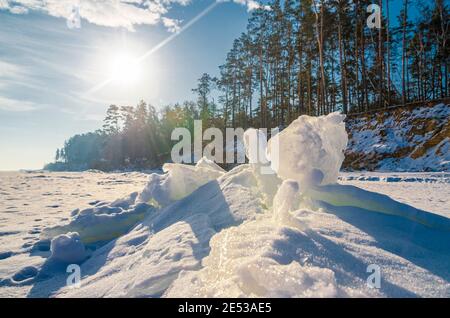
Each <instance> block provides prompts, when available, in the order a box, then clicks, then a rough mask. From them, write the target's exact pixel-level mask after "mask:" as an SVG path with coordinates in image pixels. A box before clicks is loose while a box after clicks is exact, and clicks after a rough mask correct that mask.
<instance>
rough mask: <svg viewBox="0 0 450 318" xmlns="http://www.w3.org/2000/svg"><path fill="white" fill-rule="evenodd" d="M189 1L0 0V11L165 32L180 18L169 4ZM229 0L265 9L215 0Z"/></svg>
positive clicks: (245, 0)
mask: <svg viewBox="0 0 450 318" xmlns="http://www.w3.org/2000/svg"><path fill="white" fill-rule="evenodd" d="M191 1H192V0H0V10H8V11H10V12H11V13H15V14H25V13H27V12H29V11H40V12H44V13H46V14H48V15H50V16H54V17H58V18H65V19H72V18H73V10H74V8H77V12H78V13H79V16H80V18H81V19H84V20H86V21H88V22H90V23H93V24H97V25H101V26H107V27H124V28H126V29H128V30H130V31H133V30H134V27H135V26H136V25H156V24H158V23H162V24H163V25H164V26H165V27H166V28H167V30H168V31H170V32H177V31H178V30H179V29H180V21H179V20H176V19H172V18H169V17H167V16H166V14H167V13H168V11H169V10H170V8H171V6H172V5H173V4H179V5H182V6H186V5H188V4H190V3H191ZM216 1H217V2H228V1H233V2H235V3H238V4H240V5H244V6H246V7H247V10H248V11H251V10H254V9H258V8H265V9H269V7H268V6H265V5H261V4H260V3H259V2H257V1H256V0H216Z"/></svg>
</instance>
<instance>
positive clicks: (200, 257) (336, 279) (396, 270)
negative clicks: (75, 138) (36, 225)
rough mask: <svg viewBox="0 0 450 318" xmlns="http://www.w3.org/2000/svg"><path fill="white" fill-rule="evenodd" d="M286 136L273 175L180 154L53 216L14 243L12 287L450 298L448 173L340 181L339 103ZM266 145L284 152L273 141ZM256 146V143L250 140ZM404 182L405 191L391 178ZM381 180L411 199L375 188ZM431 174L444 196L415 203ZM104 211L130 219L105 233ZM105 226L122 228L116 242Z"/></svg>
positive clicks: (35, 291) (130, 293)
mask: <svg viewBox="0 0 450 318" xmlns="http://www.w3.org/2000/svg"><path fill="white" fill-rule="evenodd" d="M330 132H331V133H332V136H333V138H331V139H328V137H327V136H329V135H330ZM251 133H252V131H249V132H246V134H251ZM258 133H259V132H258ZM258 133H257V135H258ZM278 138H279V149H280V151H281V155H280V156H279V158H278V169H276V171H275V172H276V173H273V174H263V173H262V171H263V170H262V169H261V168H262V166H263V164H261V163H258V162H255V163H252V164H244V165H240V166H238V167H236V168H234V169H233V170H231V171H229V172H225V171H223V170H222V169H221V168H220V167H218V166H217V165H215V164H214V163H212V162H210V161H208V160H206V159H203V160H202V161H200V162H199V163H198V164H197V165H196V166H185V165H179V164H170V165H166V166H165V167H164V171H165V173H164V174H152V175H150V176H149V178H148V182H147V185H146V186H145V187H144V188H143V189H141V190H140V191H137V193H135V192H136V189H135V188H134V189H131V191H129V192H126V194H128V193H132V194H131V195H125V194H124V195H122V197H124V199H120V200H113V199H110V200H109V201H105V202H103V200H102V202H92V205H91V206H90V207H88V208H87V209H80V210H76V211H74V212H73V213H72V215H71V216H70V218H68V219H67V220H62V221H61V220H59V221H58V220H57V221H56V222H55V220H53V222H54V223H52V222H48V223H47V226H46V228H45V229H43V230H42V231H41V233H40V238H39V240H38V241H35V242H34V245H33V246H32V247H31V248H30V249H29V250H27V251H22V253H18V254H15V253H16V251H15V248H14V247H13V246H11V249H10V252H11V253H12V255H6V254H4V258H3V259H2V260H0V295H3V296H11V295H19V296H28V297H205V296H222V297H237V296H242V297H359V296H363V297H418V296H420V297H449V296H450V240H449V238H450V219H449V218H448V217H447V216H448V211H449V203H448V197H449V195H450V190H449V183H448V182H446V181H445V180H446V179H445V177H439V175H437V174H428V175H426V174H422V175H421V177H420V178H422V179H420V180H421V181H420V180H419V176H418V175H417V176H416V179H411V178H412V176H411V175H410V174H408V175H404V174H397V175H390V176H389V175H384V176H383V175H382V174H374V175H365V176H364V175H356V174H341V175H340V176H339V178H338V169H339V167H340V164H341V163H342V160H343V159H344V158H343V156H342V151H343V149H344V148H345V146H346V135H345V131H344V124H343V118H342V116H340V115H338V114H331V115H329V116H326V117H320V118H312V117H308V116H302V117H300V118H299V119H298V120H297V121H295V122H294V123H293V125H291V126H290V127H288V128H287V129H285V130H284V131H283V132H282V133H280V134H279V135H278ZM267 147H268V149H267V150H268V151H267V152H268V155H269V156H270V157H271V158H272V159H273V158H274V151H275V150H274V149H275V142H274V140H271V141H269V143H268V144H267ZM246 148H247V149H246V151H247V153H251V150H252V149H251V148H252V145H251V144H248V143H246ZM265 168H268V167H265ZM274 168H275V167H274ZM375 177H378V179H377V180H376V179H375ZM390 177H392V179H389V178H390ZM113 178H114V177H113ZM139 178H140V176H139ZM383 178H384V179H383ZM395 178H398V179H395ZM338 179H339V183H337V181H338ZM394 179H395V180H397V181H398V182H395V184H396V185H397V189H395V188H387V187H386V186H385V185H387V184H394V182H387V180H390V181H393V180H394ZM431 179H433V180H434V181H430V180H431ZM369 180H372V181H369ZM406 180H409V181H406ZM10 181H12V180H10ZM372 184H373V185H375V186H379V188H380V190H379V191H378V190H377V192H381V193H386V194H389V195H390V196H392V197H396V198H400V199H401V200H400V201H402V202H400V201H396V200H394V199H393V198H391V197H389V196H386V195H384V194H380V193H376V192H371V191H370V190H371V189H369V191H368V190H365V189H364V188H366V189H367V188H368V187H371V185H372ZM412 184H414V185H415V187H410V186H411V185H412ZM429 185H433V186H435V187H436V188H433V189H436V190H437V191H435V192H437V193H434V194H433V195H432V196H429V197H427V198H428V199H429V200H430V201H429V202H431V203H432V204H430V205H426V204H423V202H422V204H416V202H415V201H414V199H415V198H414V197H420V196H423V195H424V194H427V192H426V191H428V189H427V187H428V186H429ZM2 188H4V191H6V189H7V190H8V191H12V189H11V188H12V187H11V186H7V185H6V184H5V185H4V186H2ZM402 191H403V192H402ZM406 191H407V192H408V193H409V194H408V197H403V195H402V193H405V192H406ZM98 195H99V196H100V194H98ZM407 198H409V199H407ZM422 201H423V200H422ZM410 203H413V205H412V206H411V205H408V204H410ZM75 207H76V206H75ZM427 211H428V212H427ZM2 213H3V212H2ZM141 213H142V214H141ZM66 215H68V214H66ZM136 215H139V219H138V220H136V219H135V217H136ZM141 217H142V219H141ZM105 219H106V220H107V222H108V226H109V227H110V228H113V229H118V230H117V231H112V233H108V232H105V229H104V223H103V221H104V220H105ZM99 220H100V221H99ZM23 221H24V222H26V220H23ZM8 222H9V224H10V226H11V227H14V226H15V225H14V221H13V219H12V218H10V219H8ZM133 222H135V223H134V224H133V225H130V224H131V223H133ZM74 232H77V234H74ZM92 233H97V234H96V235H93V234H92ZM105 233H108V234H109V235H114V236H115V238H113V239H110V240H109V241H108V239H105V236H104V234H105ZM99 234H101V235H99ZM21 236H22V237H23V236H26V234H24V233H22V232H20V233H18V234H17V239H20V238H21ZM49 249H50V250H49ZM71 262H75V263H79V264H80V265H81V275H82V280H81V286H79V287H73V286H66V279H67V275H68V274H67V273H66V267H67V265H68V264H69V263H71ZM370 265H372V266H373V265H375V266H378V267H379V268H380V270H381V284H380V288H372V287H370V286H368V284H367V279H368V277H369V275H370V274H371V273H370V272H368V266H370Z"/></svg>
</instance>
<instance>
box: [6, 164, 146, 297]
mask: <svg viewBox="0 0 450 318" xmlns="http://www.w3.org/2000/svg"><path fill="white" fill-rule="evenodd" d="M147 178H148V175H146V174H143V173H138V172H131V173H93V172H70V173H67V172H65V173H62V172H51V173H49V172H36V173H27V172H0V280H1V279H2V278H4V277H9V276H14V275H15V274H16V272H17V270H18V269H20V268H27V266H28V272H27V275H28V276H30V277H27V275H22V276H21V275H18V276H17V277H16V278H17V279H18V280H17V282H23V281H24V280H25V279H29V278H33V274H34V275H36V271H35V270H34V269H37V268H39V267H40V266H41V265H42V264H43V263H44V262H45V259H46V257H48V255H49V252H48V251H37V250H33V251H32V246H33V245H34V244H35V243H36V242H37V241H38V240H39V236H40V234H41V232H42V230H43V229H44V228H45V227H48V226H53V225H56V224H59V223H62V222H66V221H67V220H68V219H69V218H70V216H71V211H73V210H74V209H75V208H81V209H83V208H88V207H91V206H92V205H94V204H96V203H98V202H99V201H113V200H115V199H117V198H121V197H123V196H125V195H127V194H129V193H132V192H134V191H140V190H141V189H142V188H143V187H144V186H145V184H146V183H147ZM19 276H20V277H19ZM9 285H11V286H1V285H0V296H3V297H15V296H22V297H23V296H26V295H27V294H28V292H29V290H30V289H31V287H32V284H17V285H16V286H14V284H9Z"/></svg>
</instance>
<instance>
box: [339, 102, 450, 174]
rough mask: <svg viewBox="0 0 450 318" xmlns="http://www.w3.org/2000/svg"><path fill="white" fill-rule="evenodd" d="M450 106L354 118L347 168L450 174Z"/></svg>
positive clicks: (400, 110)
mask: <svg viewBox="0 0 450 318" xmlns="http://www.w3.org/2000/svg"><path fill="white" fill-rule="evenodd" d="M449 119H450V105H447V104H438V105H434V106H423V107H418V108H414V109H412V110H405V109H404V108H398V109H394V110H392V111H387V112H384V113H374V114H369V115H364V116H357V117H350V118H349V119H348V120H347V130H348V132H349V143H348V148H347V150H346V152H345V156H346V159H345V161H344V168H345V169H347V170H379V171H449V170H450V120H449Z"/></svg>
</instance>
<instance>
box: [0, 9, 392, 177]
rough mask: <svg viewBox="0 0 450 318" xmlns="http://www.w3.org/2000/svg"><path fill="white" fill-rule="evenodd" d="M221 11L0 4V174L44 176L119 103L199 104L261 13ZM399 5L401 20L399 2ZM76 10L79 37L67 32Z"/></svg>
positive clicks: (76, 29)
mask: <svg viewBox="0 0 450 318" xmlns="http://www.w3.org/2000/svg"><path fill="white" fill-rule="evenodd" d="M214 1H215V0H152V1H148V0H127V1H123V2H121V0H108V1H107V0H64V1H62V0H47V1H42V0H16V1H9V0H0V149H1V153H0V170H17V169H36V168H42V166H43V164H44V163H46V162H50V161H52V160H53V157H54V153H55V150H56V148H58V147H61V146H62V145H63V143H64V141H65V140H66V139H67V138H69V137H70V136H72V135H74V134H77V133H82V132H87V131H92V130H95V129H98V128H100V127H101V120H102V118H103V116H104V113H105V110H106V108H107V106H108V105H110V104H111V103H115V104H118V105H135V104H136V103H137V102H138V101H139V100H140V99H144V100H145V101H147V102H149V103H152V104H153V105H154V106H156V107H157V108H158V107H160V106H162V105H165V104H169V103H175V102H181V101H183V100H186V99H192V98H193V95H192V92H191V89H192V88H193V87H194V86H195V82H196V80H197V78H199V77H200V75H201V74H202V73H204V72H208V73H210V74H213V75H216V74H217V73H218V66H219V65H221V64H222V63H223V62H224V60H225V57H226V53H227V52H228V50H229V49H230V48H231V46H232V43H233V40H234V39H235V38H236V37H238V36H239V35H240V33H241V32H243V31H244V30H245V27H246V24H247V19H248V17H249V13H248V10H249V9H251V8H252V7H254V6H256V5H257V2H255V1H254V0H233V1H231V0H230V1H226V0H225V1H224V0H222V1H221V2H220V3H218V4H216V5H213V4H214V3H215V2H214ZM391 3H392V8H391V14H392V15H396V14H397V13H398V10H399V7H400V5H399V4H400V1H392V2H391ZM149 4H150V5H149ZM77 6H78V8H79V12H80V15H81V28H69V27H68V26H67V18H68V17H70V14H71V12H72V11H71V9H72V8H74V7H77ZM205 10H207V12H206V13H205V14H204V15H202V16H201V18H199V19H198V20H195V21H196V22H195V23H193V24H191V25H190V26H189V27H188V28H186V25H189V22H190V21H193V19H195V18H196V17H198V16H199V14H201V13H202V12H205ZM180 28H186V29H185V30H183V31H182V32H180V33H178V34H177V35H176V36H174V33H173V31H174V30H179V29H180ZM168 37H172V40H171V41H169V42H167V43H166V44H165V45H164V46H162V47H160V48H159V49H158V50H156V51H155V52H154V53H153V54H151V55H150V56H148V57H147V58H146V59H145V60H143V61H142V63H140V64H139V67H138V70H136V72H137V73H139V74H134V75H133V77H135V78H130V79H129V81H128V82H126V83H123V82H120V83H119V82H118V81H117V80H113V81H108V83H107V85H100V86H99V84H101V83H104V82H105V81H106V80H108V79H111V78H112V77H115V75H114V74H115V72H116V71H117V67H115V66H114V65H116V64H117V63H116V61H117V59H118V57H120V56H124V55H126V56H127V58H130V57H131V59H134V58H138V57H140V56H142V55H143V54H145V53H146V52H148V51H149V50H151V49H152V48H154V47H155V46H158V44H160V43H161V42H162V41H164V40H165V39H167V38H168ZM120 71H121V72H128V71H129V70H127V69H126V70H123V69H121V70H120ZM132 80H134V81H132Z"/></svg>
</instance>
